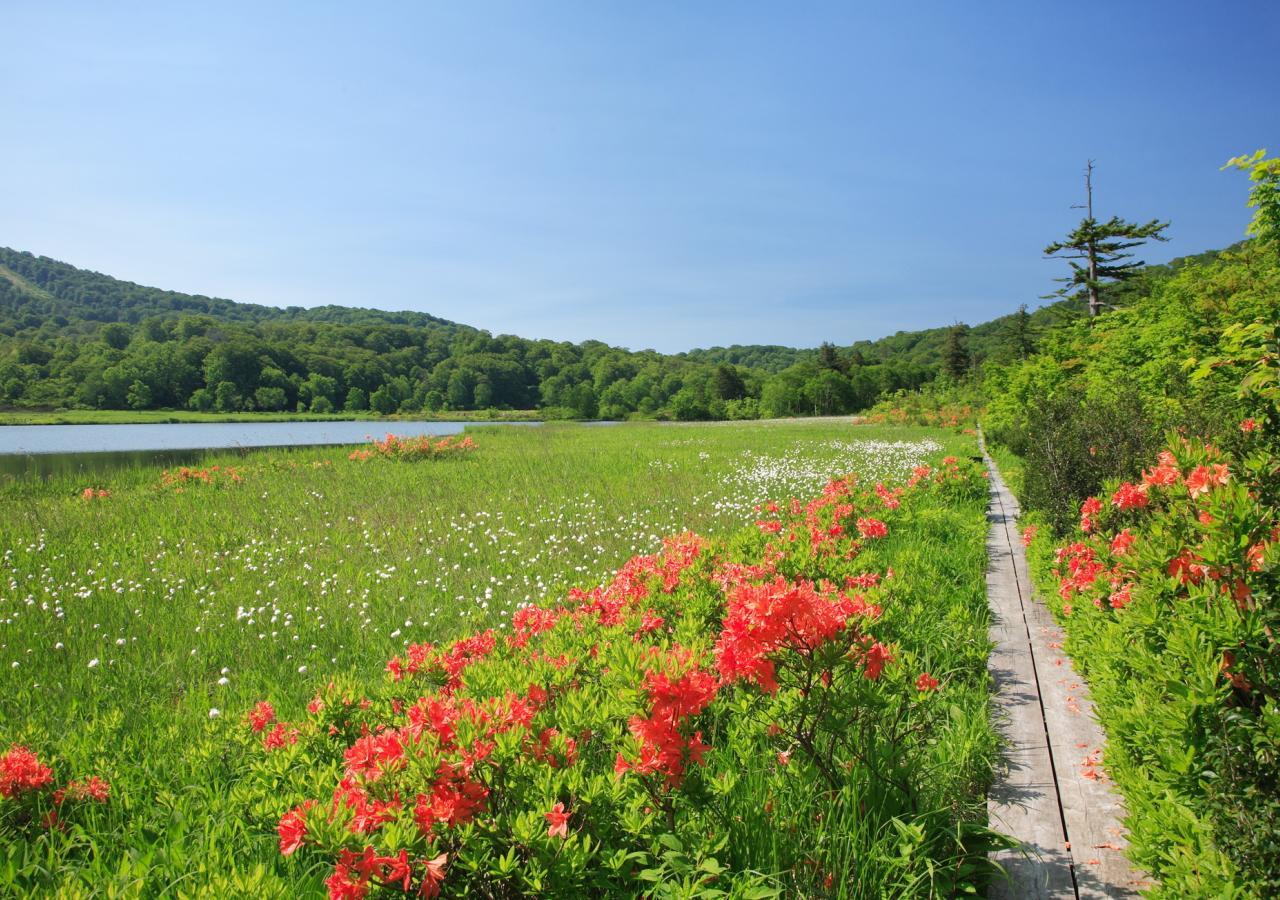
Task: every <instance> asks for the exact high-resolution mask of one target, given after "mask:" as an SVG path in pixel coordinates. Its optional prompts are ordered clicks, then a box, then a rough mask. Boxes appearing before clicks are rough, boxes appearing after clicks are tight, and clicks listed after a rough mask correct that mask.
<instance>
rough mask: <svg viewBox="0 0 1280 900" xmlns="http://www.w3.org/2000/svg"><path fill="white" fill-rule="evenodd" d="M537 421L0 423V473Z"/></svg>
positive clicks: (194, 457) (40, 473)
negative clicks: (141, 423) (468, 426)
mask: <svg viewBox="0 0 1280 900" xmlns="http://www.w3.org/2000/svg"><path fill="white" fill-rule="evenodd" d="M488 424H517V425H537V424H540V423H538V422H515V423H497V422H495V423H488V422H400V421H396V422H199V423H190V424H186V423H183V424H155V425H3V426H0V476H6V475H7V476H10V477H15V478H19V477H29V476H34V477H38V478H48V477H50V476H51V475H57V474H63V473H69V472H77V471H80V472H100V471H108V470H110V469H114V468H118V467H120V466H131V465H142V464H149V463H159V464H162V465H189V464H191V463H194V462H196V461H198V460H199V459H200V458H201V457H203V456H204V455H205V453H207V452H208V451H210V450H227V449H237V448H242V449H248V448H253V447H302V446H319V445H325V444H361V443H364V442H365V441H366V440H368V438H369V437H370V436H372V437H379V438H380V437H382V436H383V435H385V434H386V433H387V432H388V431H391V432H393V433H395V434H397V435H399V436H401V437H410V436H414V435H420V434H430V435H446V434H458V433H459V432H461V431H462V429H463V428H464V427H466V426H467V425H488Z"/></svg>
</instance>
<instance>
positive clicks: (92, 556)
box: [0, 421, 986, 895]
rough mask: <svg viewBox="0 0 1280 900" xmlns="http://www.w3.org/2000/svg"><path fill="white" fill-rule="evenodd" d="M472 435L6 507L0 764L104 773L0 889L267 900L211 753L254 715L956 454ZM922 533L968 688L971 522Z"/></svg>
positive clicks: (12, 857)
mask: <svg viewBox="0 0 1280 900" xmlns="http://www.w3.org/2000/svg"><path fill="white" fill-rule="evenodd" d="M475 439H476V440H477V441H478V442H479V443H480V449H479V450H478V451H476V452H475V453H474V454H473V455H472V456H470V457H467V458H460V459H448V460H437V461H432V462H428V463H419V464H404V463H395V462H388V461H382V460H375V461H370V462H365V463H359V462H353V461H349V460H348V459H347V453H346V451H344V450H341V449H337V448H325V449H298V450H293V451H280V450H272V451H259V452H254V453H251V454H248V455H247V456H246V455H242V454H228V455H226V456H225V457H218V456H216V455H215V456H211V457H210V458H209V459H208V461H207V464H209V465H213V464H218V463H221V464H222V465H232V466H236V467H238V468H239V469H240V471H241V472H242V474H243V481H242V482H241V483H239V484H228V485H226V486H203V485H194V486H190V487H188V488H187V489H186V490H184V491H183V492H181V493H178V492H174V491H173V490H172V489H162V488H160V487H159V480H160V471H159V470H158V469H156V468H151V467H146V466H139V467H134V468H128V469H121V470H118V471H116V472H115V473H113V474H111V475H110V476H107V477H105V478H99V480H98V481H96V482H95V483H94V484H93V485H92V486H94V487H99V488H105V489H108V490H109V491H110V492H111V496H110V497H107V498H105V499H100V500H92V501H86V500H84V499H81V498H80V497H79V492H80V491H81V490H82V489H83V488H84V487H86V486H89V485H86V484H84V483H81V482H80V481H77V480H73V479H72V478H71V477H57V478H54V479H52V480H50V481H48V482H44V483H38V484H35V483H30V482H26V483H23V482H18V483H13V484H9V485H7V486H5V487H3V488H2V489H0V554H3V558H2V559H0V744H3V745H4V746H8V744H9V743H10V742H14V741H18V742H24V743H27V744H28V745H30V746H31V747H32V748H33V749H37V750H38V751H43V752H44V753H45V754H48V755H50V756H52V757H53V758H55V759H56V760H57V766H58V770H59V776H60V777H66V776H69V775H70V774H73V773H97V774H100V775H102V776H103V777H105V778H107V779H108V780H109V781H111V782H112V784H113V791H114V794H113V798H112V802H111V803H110V804H109V805H108V806H107V807H104V808H102V809H100V810H94V811H92V813H91V814H92V815H93V816H96V817H98V820H97V821H96V822H95V823H94V827H92V828H88V829H86V830H80V829H79V828H72V829H71V830H70V831H69V832H68V833H66V834H65V835H59V834H54V835H51V836H50V837H49V839H48V840H49V841H50V842H51V844H52V845H54V847H55V849H54V850H50V849H49V848H48V847H42V846H40V845H37V844H32V843H25V842H22V841H6V842H5V846H4V848H3V849H0V885H3V884H6V883H18V884H28V885H30V884H41V885H46V886H48V885H55V884H62V885H64V886H65V885H73V884H89V885H95V886H98V887H101V886H103V885H108V884H109V885H112V886H113V887H114V888H115V889H117V890H119V891H121V892H123V893H125V894H131V893H135V892H138V891H140V890H142V889H143V886H144V885H145V890H146V892H147V893H149V894H161V893H169V892H173V891H176V890H178V889H184V890H196V889H197V888H198V889H200V890H204V891H207V892H209V893H213V894H222V895H226V894H228V893H237V892H239V891H240V889H239V888H237V887H236V884H238V883H239V884H241V888H243V889H244V890H245V891H248V890H249V888H247V887H244V885H247V884H250V883H252V884H254V885H256V886H257V887H255V888H253V890H254V891H257V890H259V889H261V890H266V888H264V887H262V885H263V884H268V883H277V882H273V881H271V879H270V878H268V879H267V881H265V882H264V881H262V880H261V877H265V876H262V872H266V873H268V874H269V873H271V872H274V871H284V869H285V866H286V863H285V861H283V860H282V859H281V858H280V856H279V854H278V853H277V852H276V850H275V846H274V840H273V836H272V835H271V834H270V833H266V834H264V833H262V832H261V831H260V830H258V829H256V828H255V827H252V826H251V825H250V824H249V823H245V822H242V821H238V820H236V818H235V811H236V810H237V809H238V808H239V807H237V805H236V792H237V789H238V788H237V785H238V782H239V779H240V777H241V776H242V774H243V773H242V772H240V771H238V770H237V768H236V763H235V761H234V759H231V758H228V757H226V756H225V755H223V754H221V753H220V752H219V750H218V748H219V747H220V746H221V744H220V741H219V736H220V735H222V734H224V733H225V732H226V730H228V729H234V728H237V727H239V726H238V721H232V720H233V719H238V717H240V716H242V715H243V713H244V711H245V710H246V709H247V708H248V707H249V706H250V705H251V704H252V703H253V702H255V701H256V700H259V699H261V698H263V697H265V696H270V697H272V698H273V700H274V701H275V702H276V703H277V708H278V709H280V711H281V714H282V716H290V715H298V714H300V713H301V709H302V707H303V705H304V704H305V702H306V700H307V699H308V698H309V697H310V696H311V694H312V693H313V692H314V691H315V689H316V687H317V685H320V684H323V682H324V681H325V680H327V679H330V678H334V679H364V680H369V679H376V678H378V677H380V671H381V669H382V667H383V666H384V664H385V662H386V660H387V659H388V658H389V657H390V656H392V655H394V654H395V653H397V652H400V651H401V650H402V648H403V646H404V644H405V643H406V642H408V641H414V642H419V641H426V640H431V641H439V640H442V639H447V638H450V637H454V636H458V635H459V634H462V633H464V632H470V631H473V630H475V629H478V628H481V627H485V626H489V625H496V624H498V623H501V622H505V621H509V619H510V615H511V613H512V611H513V609H514V608H515V607H516V605H517V604H520V603H524V602H528V601H534V602H538V601H549V600H553V599H557V598H559V597H561V596H563V594H564V593H565V591H566V590H567V589H568V588H569V587H570V586H572V585H587V584H594V583H597V582H598V581H599V580H600V579H601V578H602V577H604V576H605V575H606V574H608V573H609V572H611V571H612V570H613V569H615V568H616V567H617V566H618V565H619V564H621V563H622V562H623V561H625V560H626V559H627V558H629V557H630V556H631V555H633V554H635V553H638V552H650V551H652V550H653V549H655V548H656V547H657V545H658V542H659V539H660V538H661V536H663V535H666V534H670V533H675V532H678V531H683V530H685V529H693V530H695V531H698V532H700V533H703V534H707V535H712V536H714V535H727V534H731V533H733V532H734V531H736V530H738V529H740V528H742V527H743V526H744V525H746V524H749V523H750V522H752V521H753V520H754V518H755V514H754V513H753V512H752V506H753V505H754V504H755V503H758V502H760V501H762V500H765V499H769V498H785V497H789V496H792V495H797V496H807V495H808V494H810V493H812V492H814V491H815V490H816V489H817V488H818V487H820V486H821V484H822V483H823V481H825V479H826V477H827V476H829V475H831V474H834V473H839V472H844V471H849V470H857V471H859V472H862V473H863V474H864V477H881V476H883V477H888V476H890V475H892V474H897V475H898V476H899V477H900V476H901V475H902V474H905V471H909V468H908V467H909V465H911V464H912V463H913V462H914V460H915V458H916V457H918V456H919V455H920V450H919V449H917V450H915V451H914V452H912V451H910V450H902V449H899V450H894V449H892V448H886V447H884V446H883V445H878V444H876V443H864V442H868V441H872V442H874V441H921V440H924V439H929V440H932V441H936V442H937V444H936V445H935V446H934V447H933V448H931V449H929V450H928V451H926V452H924V454H923V455H924V456H926V457H928V458H930V459H936V458H937V457H940V456H941V455H943V453H953V454H955V455H958V456H967V455H969V454H970V453H971V452H972V439H970V438H967V437H963V436H960V435H956V434H954V433H950V432H943V431H939V430H931V429H924V428H869V427H865V426H862V427H855V426H851V425H849V424H843V423H836V422H831V421H819V422H804V421H798V422H788V423H779V424H743V425H725V424H718V425H641V424H637V425H625V426H617V427H612V428H588V427H583V426H578V425H561V426H548V427H543V428H539V429H528V428H510V429H504V428H495V429H485V430H483V431H481V432H478V433H477V434H476V435H475ZM877 473H879V474H877ZM922 535H923V537H921V538H920V539H919V540H918V541H915V542H913V543H911V544H910V546H903V547H900V548H898V549H897V550H895V551H894V552H895V554H896V555H894V556H892V557H891V558H892V559H893V560H894V561H895V562H894V564H895V565H897V564H902V565H910V566H917V567H920V568H921V570H922V571H926V572H932V573H933V576H932V578H933V581H932V582H930V581H929V580H927V579H925V580H921V581H920V582H919V585H920V586H921V587H920V588H918V590H921V591H926V593H927V592H928V591H930V590H932V588H930V587H928V585H930V584H931V583H932V584H936V585H943V586H947V590H948V594H947V597H948V598H949V599H946V600H942V601H939V600H938V598H936V597H935V596H934V595H933V594H932V593H930V594H929V597H928V598H926V597H924V595H923V594H922V595H921V597H920V598H919V603H918V604H917V606H918V608H919V609H925V608H927V607H928V604H929V603H930V602H943V603H944V604H949V605H946V606H945V607H944V608H943V610H942V612H941V613H940V615H941V616H942V618H943V619H944V620H948V617H955V621H954V622H952V623H951V624H953V625H957V627H956V628H955V629H954V631H948V630H947V629H944V630H943V631H944V633H943V636H942V637H941V638H940V640H941V642H942V643H943V644H945V643H946V642H947V641H948V640H961V639H962V637H963V643H964V646H961V647H956V648H953V650H954V651H955V652H954V653H949V654H947V655H946V656H945V658H947V659H952V660H954V659H961V660H968V662H967V663H966V665H969V666H971V667H972V666H973V665H975V664H976V665H977V670H979V671H980V670H981V668H982V667H981V662H980V661H981V660H985V653H986V646H985V643H983V642H982V641H981V640H979V641H977V642H976V643H975V642H974V641H973V639H972V635H973V634H984V633H985V620H982V621H979V620H981V617H982V616H983V615H984V614H985V613H984V612H983V610H985V602H984V600H983V599H982V593H981V591H982V587H981V585H982V571H983V568H982V566H983V563H982V558H981V546H982V519H981V511H980V510H977V511H974V510H969V511H963V512H958V513H956V514H955V515H954V516H953V517H951V518H947V517H946V516H941V515H940V517H939V518H938V519H937V520H936V521H934V522H933V523H932V524H931V525H929V527H928V528H927V529H925V530H924V531H923V532H922ZM899 559H901V560H902V562H901V563H898V562H897V561H898V560H899ZM926 601H928V602H926ZM960 622H964V623H967V626H968V627H966V628H960V627H958V624H957V623H960ZM904 627H905V626H904ZM948 634H951V635H953V637H948V636H947V635H948ZM95 660H96V663H93V661H95ZM91 663H93V664H92V665H91ZM223 679H225V683H220V680H223ZM213 710H219V711H221V713H222V715H215V716H213V717H212V718H211V715H213V714H212V711H213ZM973 739H974V740H975V741H977V742H978V743H981V741H982V740H985V738H984V737H983V736H982V735H978V736H977V737H975V738H973ZM973 758H974V759H978V760H980V759H981V754H977V755H975V756H974V757H973ZM940 762H944V761H940ZM978 769H979V770H980V769H981V764H980V763H979V764H978ZM939 771H940V773H941V774H940V776H939V777H941V778H952V779H974V778H976V777H979V775H978V774H975V772H974V771H972V770H970V769H969V768H965V769H963V770H961V771H947V769H946V767H945V765H940V767H939ZM979 774H980V773H979ZM290 865H291V866H292V868H291V869H289V871H290V872H291V873H292V876H291V877H296V876H297V875H298V874H299V869H298V866H297V865H294V864H292V863H291V864H290ZM48 867H53V869H54V871H52V872H45V873H44V874H41V873H42V871H44V870H45V869H47V868H48ZM258 869H261V872H259V873H258V875H254V874H253V873H254V872H255V870H258ZM236 879H241V880H242V881H240V882H237V880H236ZM244 879H247V880H244ZM255 879H257V880H255Z"/></svg>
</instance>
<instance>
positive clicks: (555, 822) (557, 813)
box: [544, 803, 569, 838]
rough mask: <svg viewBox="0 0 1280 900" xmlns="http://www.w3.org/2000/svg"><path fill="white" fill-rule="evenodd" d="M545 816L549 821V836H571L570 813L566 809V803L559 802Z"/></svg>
mask: <svg viewBox="0 0 1280 900" xmlns="http://www.w3.org/2000/svg"><path fill="white" fill-rule="evenodd" d="M544 818H545V819H546V820H547V822H548V823H549V825H548V827H547V837H560V838H567V837H568V836H569V814H568V813H567V812H565V811H564V804H563V803H557V804H556V805H555V806H553V807H551V812H549V813H545V814H544Z"/></svg>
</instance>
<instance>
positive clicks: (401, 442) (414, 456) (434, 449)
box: [349, 434, 476, 462]
mask: <svg viewBox="0 0 1280 900" xmlns="http://www.w3.org/2000/svg"><path fill="white" fill-rule="evenodd" d="M475 449H476V443H475V441H473V440H472V439H471V437H470V436H469V435H468V436H466V437H463V438H454V437H453V436H452V435H450V436H448V437H444V438H440V439H439V440H436V439H434V438H432V436H431V435H429V434H423V435H418V436H417V437H397V436H396V435H394V434H388V435H387V436H386V437H385V438H383V439H382V440H380V441H378V440H373V441H370V443H369V446H368V447H364V448H361V449H359V450H353V451H352V452H351V455H350V457H349V458H350V459H353V460H359V461H360V462H366V461H368V460H371V459H394V460H399V461H401V462H412V461H414V460H420V459H437V458H439V457H444V456H465V455H466V454H468V453H470V452H471V451H472V450H475Z"/></svg>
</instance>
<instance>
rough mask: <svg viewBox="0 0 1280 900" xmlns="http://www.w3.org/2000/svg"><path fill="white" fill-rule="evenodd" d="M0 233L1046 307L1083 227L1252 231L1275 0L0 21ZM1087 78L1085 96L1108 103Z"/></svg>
mask: <svg viewBox="0 0 1280 900" xmlns="http://www.w3.org/2000/svg"><path fill="white" fill-rule="evenodd" d="M0 22H2V23H3V33H4V41H3V47H4V49H3V52H0V122H3V126H2V131H0V244H2V245H8V246H11V247H16V248H19V249H25V250H31V251H33V252H36V253H41V254H45V255H48V256H53V257H57V258H59V259H63V260H65V261H67V262H70V263H73V264H75V265H78V266H82V267H86V268H93V269H97V270H99V271H103V272H107V273H109V274H112V275H116V276H118V277H121V278H127V279H130V280H133V281H138V282H142V283H144V284H152V285H157V286H160V287H167V288H173V289H176V290H183V291H190V292H195V293H205V294H214V295H218V296H224V297H230V298H232V299H235V300H244V301H252V302H258V303H269V304H277V305H289V304H298V305H304V306H310V305H316V304H321V303H339V304H347V305H361V306H376V307H381V308H386V309H417V310H423V311H427V312H431V313H434V314H436V315H440V316H444V317H446V318H449V319H453V320H456V321H460V322H466V323H468V324H471V325H475V326H478V327H481V328H486V329H489V330H490V331H493V332H494V333H511V334H520V335H524V336H528V337H550V338H555V339H563V340H574V341H577V340H583V339H587V338H596V339H600V340H604V341H607V342H609V343H613V344H619V345H623V346H628V347H631V348H634V349H639V348H642V347H654V348H656V349H659V350H665V351H675V350H682V349H687V348H689V347H694V346H709V345H713V344H729V343H783V344H790V345H795V346H813V345H816V344H817V343H818V342H820V341H822V340H825V339H829V340H832V341H835V342H837V343H850V342H852V341H854V340H856V339H860V338H875V337H879V336H882V335H884V334H888V333H892V332H894V331H897V330H899V329H913V328H921V327H927V326H935V325H942V324H949V323H951V322H953V321H955V320H961V321H968V322H971V323H972V322H979V321H983V320H985V319H988V318H991V317H993V316H996V315H1000V314H1003V313H1006V312H1010V311H1012V310H1013V309H1015V308H1016V307H1017V306H1018V304H1019V303H1024V302H1025V303H1030V304H1031V305H1033V306H1034V305H1037V304H1038V303H1039V302H1040V301H1038V300H1037V298H1038V297H1039V296H1040V295H1041V294H1044V293H1047V292H1048V291H1049V290H1050V289H1052V288H1053V287H1054V285H1053V282H1052V278H1053V277H1054V276H1055V275H1058V274H1060V266H1059V264H1055V263H1051V262H1047V261H1045V260H1043V259H1042V258H1041V250H1042V249H1043V247H1044V245H1045V244H1047V243H1048V242H1049V241H1051V240H1053V239H1055V238H1056V237H1058V236H1060V235H1061V234H1063V233H1065V231H1066V230H1067V229H1068V228H1069V227H1070V226H1071V225H1072V224H1073V222H1074V221H1075V220H1076V219H1078V217H1079V212H1078V211H1073V210H1071V209H1070V208H1069V207H1070V205H1071V204H1072V203H1075V202H1079V200H1080V197H1081V193H1082V182H1081V177H1080V172H1081V169H1082V167H1083V165H1084V161H1085V159H1086V158H1088V157H1093V158H1094V159H1096V160H1097V164H1098V170H1097V177H1096V197H1097V203H1098V208H1099V213H1100V214H1101V215H1103V216H1107V215H1110V214H1112V213H1118V214H1121V215H1123V216H1125V217H1127V218H1131V219H1147V218H1152V217H1157V216H1158V217H1161V218H1168V219H1171V220H1172V222H1173V226H1172V228H1171V229H1170V235H1171V236H1172V238H1173V239H1172V241H1170V243H1168V244H1166V245H1158V246H1156V247H1154V248H1153V249H1152V250H1151V251H1150V252H1149V253H1148V254H1146V258H1147V259H1149V260H1150V261H1161V260H1165V259H1168V258H1170V257H1172V256H1177V255H1183V254H1186V253H1194V252H1198V251H1200V250H1204V249H1206V248H1212V247H1221V246H1224V245H1226V244H1228V243H1231V242H1232V241H1235V240H1237V239H1238V238H1240V237H1241V236H1242V233H1243V229H1244V227H1245V224H1246V222H1247V221H1248V212H1247V210H1246V209H1245V208H1244V206H1243V202H1244V198H1245V194H1246V182H1245V179H1244V178H1243V176H1242V175H1240V174H1238V173H1223V172H1219V171H1218V167H1219V166H1220V165H1221V164H1222V163H1223V162H1224V161H1225V160H1226V159H1227V158H1228V157H1230V156H1234V155H1236V154H1238V153H1244V152H1250V151H1252V150H1254V149H1256V148H1258V147H1262V146H1266V147H1269V148H1270V149H1271V150H1272V152H1273V153H1274V152H1277V151H1280V93H1277V72H1278V70H1277V62H1278V60H1280V4H1277V3H1275V2H1240V3H1235V4H1231V5H1229V6H1222V7H1216V6H1214V5H1212V4H1203V3H1192V2H1160V3H1156V2H1150V3H1146V2H1143V3H1139V2H1125V3H1114V2H1112V3H1075V4H1071V5H1070V6H1065V5H1062V4H1033V3H1025V2H1018V3H990V2H983V3H960V2H938V3H900V4H892V5H891V4H888V3H881V4H854V3H831V4H823V3H803V4H783V3H768V4H766V3H750V2H732V3H728V2H726V3H670V4H665V3H664V4H658V3H644V4H620V3H587V2H582V3H574V4H568V3H564V4H561V3H554V4H553V3H511V4H492V3H483V2H467V3H449V4H445V3H436V4H426V3H403V4H393V3H372V4H353V3H342V4H336V3H335V4H320V3H296V4H292V5H291V6H290V5H288V4H273V3H243V4H241V3H232V2H217V3H206V4H200V5H199V6H198V7H197V6H196V5H194V4H177V3H163V4H160V3H156V4H149V3H122V4H108V3H101V2H94V3H79V4H67V3H58V2H48V0H41V2H21V0H20V2H13V0H10V2H8V3H6V4H5V6H4V9H3V11H0ZM1099 95H1101V96H1099Z"/></svg>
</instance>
